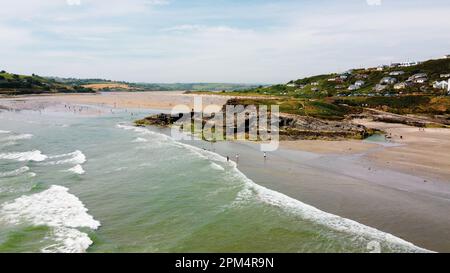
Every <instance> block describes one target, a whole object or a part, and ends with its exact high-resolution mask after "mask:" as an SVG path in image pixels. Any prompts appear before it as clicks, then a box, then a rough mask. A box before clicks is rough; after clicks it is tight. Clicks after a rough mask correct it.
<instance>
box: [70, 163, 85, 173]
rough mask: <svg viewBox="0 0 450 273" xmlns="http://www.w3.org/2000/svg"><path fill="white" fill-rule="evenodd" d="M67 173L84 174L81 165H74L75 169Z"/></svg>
mask: <svg viewBox="0 0 450 273" xmlns="http://www.w3.org/2000/svg"><path fill="white" fill-rule="evenodd" d="M67 171H69V172H72V173H74V174H80V175H81V174H84V173H86V172H85V171H84V169H83V167H82V166H81V165H76V166H75V167H73V168H70V169H68V170H67Z"/></svg>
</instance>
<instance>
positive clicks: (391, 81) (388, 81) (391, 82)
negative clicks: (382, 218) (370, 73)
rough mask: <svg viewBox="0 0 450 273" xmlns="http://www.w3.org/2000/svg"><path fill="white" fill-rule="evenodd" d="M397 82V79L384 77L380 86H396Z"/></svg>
mask: <svg viewBox="0 0 450 273" xmlns="http://www.w3.org/2000/svg"><path fill="white" fill-rule="evenodd" d="M396 82H397V79H396V78H392V77H384V78H382V79H381V81H380V84H394V83H396Z"/></svg>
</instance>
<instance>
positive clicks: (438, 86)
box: [433, 80, 450, 91]
mask: <svg viewBox="0 0 450 273" xmlns="http://www.w3.org/2000/svg"><path fill="white" fill-rule="evenodd" d="M449 82H450V80H449V81H436V82H434V84H433V87H434V88H436V89H445V90H447V91H450V89H449V88H450V87H449Z"/></svg>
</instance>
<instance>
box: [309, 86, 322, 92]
mask: <svg viewBox="0 0 450 273" xmlns="http://www.w3.org/2000/svg"><path fill="white" fill-rule="evenodd" d="M319 90H320V89H319V88H317V87H313V88H311V91H313V92H318V91H319Z"/></svg>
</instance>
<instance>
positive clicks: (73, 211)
mask: <svg viewBox="0 0 450 273" xmlns="http://www.w3.org/2000/svg"><path fill="white" fill-rule="evenodd" d="M0 213H1V219H2V220H4V221H6V222H8V223H10V224H16V225H18V224H21V223H23V222H25V223H30V224H32V225H35V226H48V227H50V228H51V230H52V231H51V239H52V241H53V242H54V243H52V244H50V245H48V246H46V247H44V248H43V249H41V251H42V252H64V253H81V252H85V251H86V250H87V249H88V247H89V246H90V245H91V244H92V243H93V242H92V240H91V239H90V238H89V236H88V235H87V234H86V233H83V232H81V231H79V230H78V229H77V228H90V229H92V230H96V229H98V228H99V227H100V222H99V221H96V220H95V219H94V218H93V217H92V216H91V215H89V214H88V209H87V208H86V207H85V206H84V205H83V203H82V202H81V201H80V200H79V199H78V197H76V196H75V195H73V194H70V193H69V189H67V188H65V187H62V186H55V185H53V186H51V187H50V188H49V189H48V190H45V191H43V192H40V193H36V194H33V195H29V196H22V197H19V198H17V199H15V200H14V201H12V202H10V203H6V204H3V205H2V206H1V207H0Z"/></svg>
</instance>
